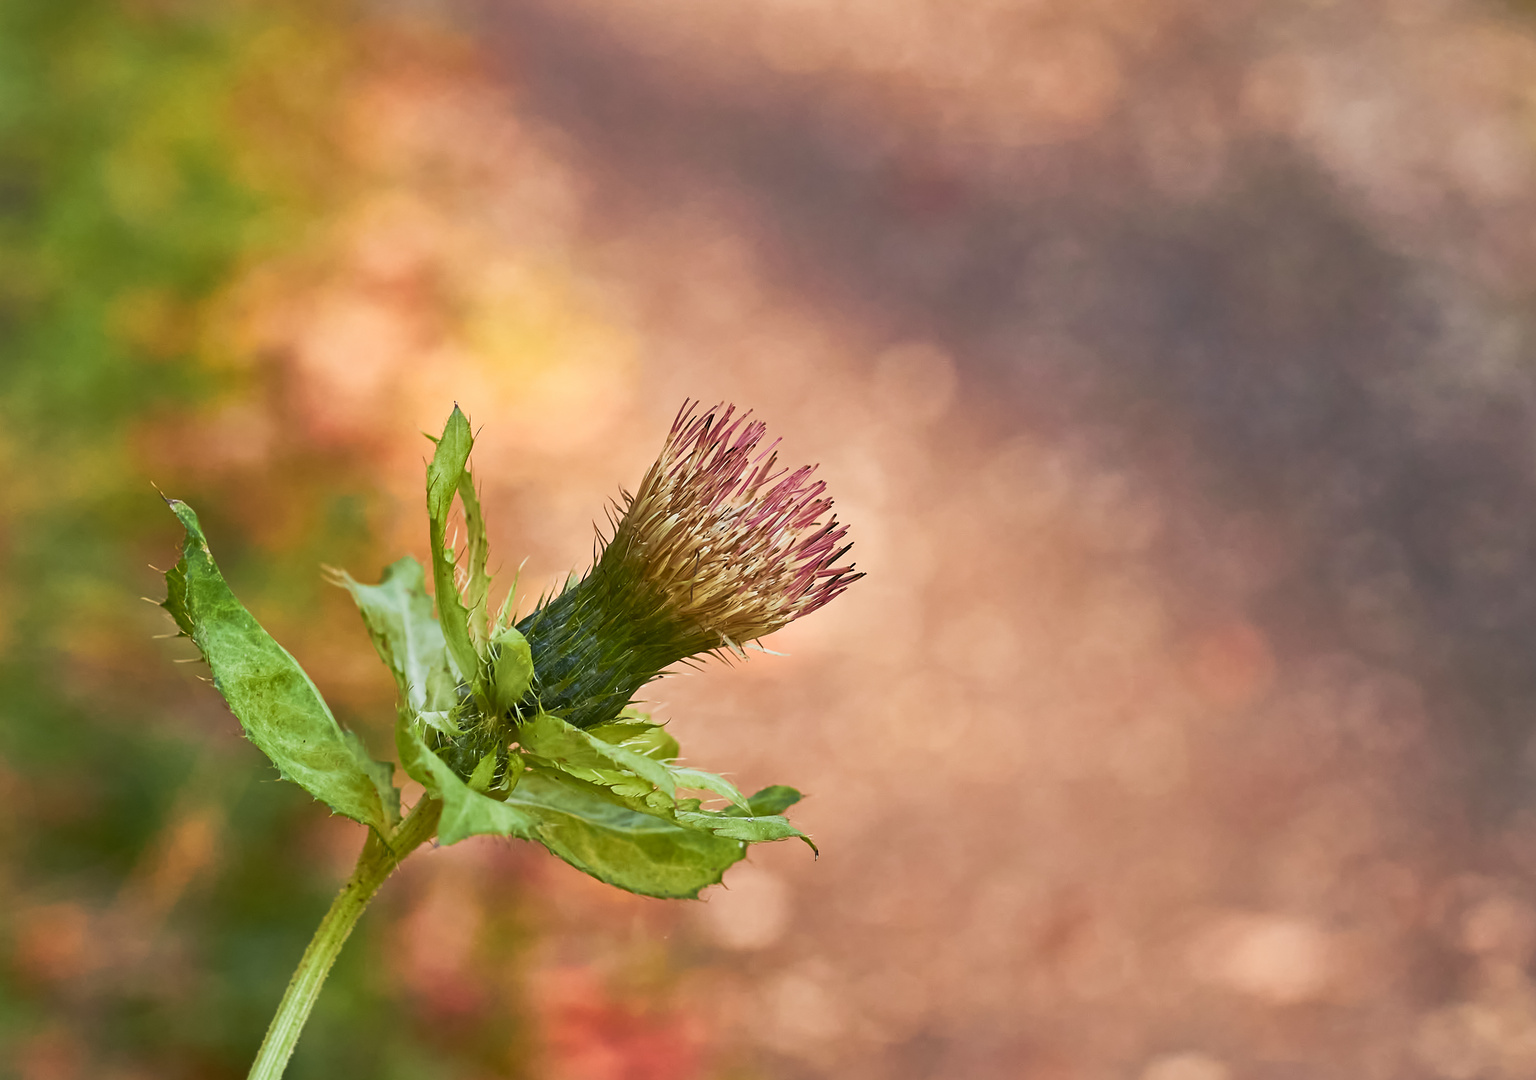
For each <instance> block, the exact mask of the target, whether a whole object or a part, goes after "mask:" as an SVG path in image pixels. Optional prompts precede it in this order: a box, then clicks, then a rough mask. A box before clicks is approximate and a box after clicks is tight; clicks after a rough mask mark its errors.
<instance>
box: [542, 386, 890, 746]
mask: <svg viewBox="0 0 1536 1080" xmlns="http://www.w3.org/2000/svg"><path fill="white" fill-rule="evenodd" d="M695 410H696V406H695V405H694V404H692V403H688V404H685V405H684V406H683V408H682V410H681V411H680V412H679V413H678V416H677V419H676V421H675V422H674V423H673V425H672V430H671V433H670V434H669V435H668V438H667V441H666V444H665V445H664V446H663V447H662V451H661V456H660V457H659V458H658V459H657V460H656V463H655V464H653V465H652V466H651V467H650V469H649V470H648V471H647V472H646V474H645V477H644V479H642V480H641V482H640V486H639V488H637V489H636V491H635V493H634V494H633V495H630V494H628V493H623V495H622V498H621V503H622V512H621V513H620V514H618V515H617V518H616V520H612V525H613V535H612V537H611V538H610V539H609V540H608V541H607V542H606V544H603V545H602V551H601V554H600V555H599V557H598V559H597V561H596V564H595V565H594V566H593V567H592V568H591V569H590V570H589V571H588V572H587V574H586V576H585V577H583V578H582V579H581V580H580V581H579V582H576V583H574V584H572V585H569V586H567V588H566V589H565V590H564V591H563V592H561V593H560V594H559V595H558V596H556V597H554V598H553V599H551V600H549V601H548V602H547V603H545V604H543V605H542V606H541V607H540V608H539V609H538V610H537V611H535V612H534V613H533V614H532V615H530V616H528V618H526V619H524V620H523V621H522V622H521V623H519V624H518V629H519V630H520V631H522V633H523V635H524V636H525V637H526V638H527V640H528V643H529V645H530V646H531V647H532V655H533V662H534V667H535V669H536V671H537V675H536V679H535V685H534V690H533V696H536V697H537V700H538V703H539V704H540V706H541V707H543V708H544V709H547V710H549V711H551V712H561V713H563V714H564V715H565V716H566V718H567V719H568V720H569V721H570V722H571V723H572V724H575V725H576V726H578V727H590V726H591V725H593V724H598V723H602V722H603V721H605V720H609V719H612V718H613V717H615V716H617V715H618V714H619V712H620V710H622V709H623V708H624V706H625V705H627V704H628V703H629V700H630V698H631V697H633V695H634V693H635V691H636V690H638V689H639V688H640V687H641V686H642V685H644V684H645V683H647V682H649V681H650V680H651V679H654V678H656V677H657V676H659V675H662V674H665V673H666V669H667V668H668V667H670V666H671V665H673V664H676V663H678V662H680V661H686V660H688V659H689V658H691V657H694V656H698V655H699V654H701V653H710V652H714V653H719V652H720V651H721V650H730V651H732V652H735V653H737V654H740V653H741V648H742V645H743V644H745V643H746V642H749V641H755V640H757V639H759V638H762V637H764V636H766V635H768V634H771V633H773V631H775V630H778V629H780V628H781V627H783V626H786V625H787V624H789V623H790V622H792V621H793V620H795V619H797V618H799V617H801V616H802V615H807V614H809V613H810V612H812V611H815V610H816V609H817V608H819V607H821V606H822V605H824V604H826V603H827V602H829V601H830V600H832V599H833V598H834V597H836V596H837V595H838V594H840V593H841V592H842V591H843V590H844V589H846V588H847V587H848V586H849V585H850V584H852V583H853V582H854V581H855V580H857V579H858V578H860V577H863V576H864V575H862V574H858V573H855V572H854V568H853V564H852V563H849V564H847V565H845V566H838V565H837V562H838V560H839V559H841V558H842V557H843V556H844V555H845V554H846V553H847V552H848V550H849V548H850V547H852V544H846V543H844V542H843V538H844V536H845V535H846V533H847V526H845V525H841V524H839V523H838V520H837V518H836V516H835V515H833V514H832V513H831V509H832V500H831V499H830V498H827V497H826V495H825V492H826V484H825V483H824V482H822V481H820V480H815V481H813V480H812V479H811V477H812V474H813V473H814V471H815V466H809V465H808V466H802V467H800V468H797V469H794V470H790V469H787V468H780V467H778V465H777V461H778V456H777V454H776V453H775V449H776V447H777V445H778V444H777V442H775V443H773V444H771V445H769V446H767V447H765V448H762V449H759V446H760V444H761V442H762V439H763V435H764V432H765V425H764V424H763V423H762V422H761V421H755V420H750V419H749V417H750V414H749V413H748V414H742V415H740V416H738V415H736V407H735V406H734V405H717V406H716V407H714V408H712V409H709V410H707V411H705V412H704V413H702V414H697V415H696V412H695ZM600 540H601V538H600Z"/></svg>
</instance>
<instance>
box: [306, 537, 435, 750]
mask: <svg viewBox="0 0 1536 1080" xmlns="http://www.w3.org/2000/svg"><path fill="white" fill-rule="evenodd" d="M333 579H334V580H335V581H336V583H337V584H338V585H341V586H342V587H343V588H345V589H346V590H347V591H348V592H349V593H351V594H352V599H353V601H354V602H356V604H357V607H358V610H359V611H360V612H361V613H362V616H363V623H364V625H365V626H367V627H368V635H369V636H370V637H371V638H372V639H373V646H374V648H375V649H377V650H378V653H379V657H380V658H381V659H382V660H383V661H384V663H385V664H386V665H387V666H388V667H389V670H390V671H391V672H392V673H393V674H394V676H395V685H396V687H398V688H399V691H400V699H401V701H403V702H404V703H405V704H406V706H407V707H408V708H409V709H410V710H411V711H412V712H414V713H432V714H434V715H441V716H442V717H443V718H444V720H443V722H442V723H438V724H434V726H436V727H439V728H440V729H441V730H452V729H456V728H457V725H456V724H455V723H454V722H453V721H452V719H451V718H450V717H449V713H450V711H451V710H452V709H453V707H454V706H455V705H456V704H457V703H458V695H457V693H456V692H455V687H456V685H457V680H456V679H455V678H454V677H453V673H452V671H451V670H450V668H449V665H448V645H447V642H446V641H444V639H443V630H442V627H441V626H439V625H438V622H437V620H436V619H434V618H433V617H432V598H431V597H430V596H428V595H427V578H426V571H425V570H423V569H422V566H421V563H419V562H417V561H416V560H415V559H413V558H411V557H410V556H406V557H405V558H403V559H400V560H398V561H397V562H393V563H391V564H390V565H389V566H387V567H386V568H385V569H384V576H383V577H382V578H380V579H379V583H378V584H377V585H363V584H361V583H360V582H358V581H357V580H355V579H354V578H353V577H352V575H350V574H348V573H347V572H346V571H344V570H338V571H335V572H334V574H333Z"/></svg>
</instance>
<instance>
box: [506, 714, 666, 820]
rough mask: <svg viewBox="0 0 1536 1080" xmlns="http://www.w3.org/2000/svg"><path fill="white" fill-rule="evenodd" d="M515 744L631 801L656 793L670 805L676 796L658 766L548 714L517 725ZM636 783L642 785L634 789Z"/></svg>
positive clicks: (563, 769) (648, 759) (663, 770)
mask: <svg viewBox="0 0 1536 1080" xmlns="http://www.w3.org/2000/svg"><path fill="white" fill-rule="evenodd" d="M517 741H518V743H519V745H521V746H522V747H523V749H524V750H526V751H527V752H528V753H529V754H531V755H533V756H534V757H536V758H538V759H540V760H541V761H542V762H545V763H547V764H549V765H550V766H551V767H553V768H556V769H559V770H560V771H562V772H565V773H569V774H570V775H572V776H576V777H579V778H580V779H582V780H587V781H591V782H593V783H598V784H602V785H604V786H618V787H619V788H621V789H622V790H623V793H624V794H626V795H629V796H631V797H645V796H646V795H648V794H650V793H659V794H661V795H664V796H665V799H664V800H663V804H664V805H670V804H671V800H672V799H673V798H674V797H675V796H676V794H677V784H676V782H675V781H674V780H673V779H672V774H671V771H670V770H669V769H668V768H667V767H666V766H665V765H664V764H662V763H661V762H659V761H657V760H655V759H654V758H650V757H646V756H645V755H644V754H637V753H635V752H634V751H633V750H629V749H627V748H625V747H623V746H619V745H617V744H614V743H610V742H605V741H603V740H602V739H600V738H596V737H594V736H593V735H592V734H591V733H590V732H587V731H583V730H582V729H581V728H579V727H576V726H574V725H572V724H568V723H566V722H565V721H564V720H562V719H560V717H558V716H554V715H553V714H551V713H546V712H541V713H538V714H537V715H535V716H533V717H531V718H530V719H528V720H527V721H525V722H523V723H522V724H520V725H518V728H517ZM637 780H638V781H643V784H640V785H637V784H636V783H635V781H637Z"/></svg>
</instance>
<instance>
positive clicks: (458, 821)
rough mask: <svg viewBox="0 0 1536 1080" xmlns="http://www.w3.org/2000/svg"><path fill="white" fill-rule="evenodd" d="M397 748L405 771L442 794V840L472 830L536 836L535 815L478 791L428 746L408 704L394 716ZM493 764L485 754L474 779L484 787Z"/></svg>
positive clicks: (430, 791) (454, 841)
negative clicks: (405, 708)
mask: <svg viewBox="0 0 1536 1080" xmlns="http://www.w3.org/2000/svg"><path fill="white" fill-rule="evenodd" d="M395 748H396V749H397V750H398V751H399V753H400V766H401V768H403V769H405V772H406V775H408V776H410V777H411V779H413V780H417V781H419V782H420V783H421V785H422V787H424V788H426V789H427V794H429V795H431V796H432V797H434V798H436V799H440V800H442V803H443V815H442V817H441V819H439V821H438V825H437V839H438V841H439V843H442V844H457V843H458V842H459V841H460V840H463V839H465V838H466V837H470V836H518V837H522V838H523V839H525V840H532V839H535V838H536V830H537V825H538V823H537V821H536V820H535V819H534V818H532V817H530V816H529V815H528V814H526V813H524V812H523V811H521V810H519V809H518V808H517V807H515V806H509V805H508V804H507V803H504V802H499V801H497V800H496V799H493V798H491V797H490V796H488V795H485V794H482V792H480V791H476V790H475V789H474V788H473V787H471V786H470V784H467V783H465V782H464V781H463V780H461V779H459V777H458V776H457V775H456V774H455V773H454V771H453V769H451V768H449V766H448V763H447V762H445V761H444V760H443V759H442V758H440V757H438V756H437V755H436V754H434V753H433V752H432V751H431V750H430V749H429V748H428V747H427V744H426V743H425V742H424V741H423V740H422V738H421V734H420V732H419V731H418V730H417V725H416V721H414V720H413V719H411V717H410V716H409V715H408V713H407V712H406V711H404V710H402V711H401V713H400V716H399V718H398V719H397V720H396V721H395ZM494 770H495V758H494V757H492V758H491V765H490V767H489V768H486V765H485V761H484V759H482V760H481V762H480V765H479V766H478V767H477V768H476V769H475V772H474V774H473V776H472V777H471V780H470V783H476V782H478V783H479V784H480V785H481V786H482V787H483V786H485V785H487V784H489V782H490V779H491V773H492V772H493V771H494ZM519 786H521V785H519Z"/></svg>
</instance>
